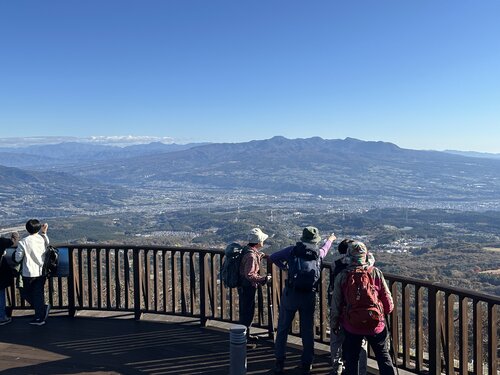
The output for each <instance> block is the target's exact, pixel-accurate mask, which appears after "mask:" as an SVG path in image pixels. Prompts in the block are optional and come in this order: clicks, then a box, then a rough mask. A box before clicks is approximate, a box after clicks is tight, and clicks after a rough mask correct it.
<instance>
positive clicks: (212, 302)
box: [8, 244, 500, 375]
mask: <svg viewBox="0 0 500 375" xmlns="http://www.w3.org/2000/svg"><path fill="white" fill-rule="evenodd" d="M60 246H61V247H67V248H68V249H69V262H70V276H69V277H67V278H51V279H50V280H49V283H48V288H47V295H48V299H49V302H50V304H51V305H52V306H53V307H54V308H56V309H57V308H60V309H68V311H69V314H70V315H72V316H73V315H75V314H76V313H77V311H79V310H106V311H129V312H133V313H134V316H135V318H136V319H138V320H139V319H140V318H141V316H142V314H143V313H155V314H169V315H183V316H191V317H196V318H199V319H200V322H201V324H202V325H204V324H205V323H206V322H207V320H220V321H227V322H236V321H238V303H237V292H236V289H228V288H225V287H224V285H223V284H221V283H220V282H219V279H218V275H219V271H220V268H221V266H222V261H223V251H222V250H221V249H210V248H187V247H183V248H180V247H167V246H137V245H124V244H112V245H110V244H105V245H100V244H84V245H74V244H62V245H60ZM330 268H331V265H330V264H328V263H325V264H324V265H323V271H322V274H321V280H320V284H319V293H318V308H317V309H316V316H315V327H316V330H315V340H316V341H317V342H321V343H324V344H328V342H329V334H330V328H329V321H328V316H329V311H328V308H329V307H328V303H327V288H328V285H329V282H330V280H329V279H330V274H331V272H330ZM263 269H264V270H267V272H268V273H270V274H272V276H273V278H272V283H271V284H272V285H271V287H270V288H262V289H259V292H258V297H257V298H258V303H257V311H256V314H255V319H254V325H255V326H258V327H260V328H264V329H267V330H268V332H269V335H273V334H274V332H273V331H272V327H276V325H277V324H276V323H277V319H278V311H279V303H280V292H281V290H282V288H283V285H284V280H285V278H286V275H285V273H284V272H283V271H281V270H279V269H278V268H277V267H276V266H274V265H272V264H267V265H264V267H263ZM385 277H386V279H387V280H388V283H389V287H390V288H391V291H392V294H393V299H394V302H395V310H394V313H393V314H391V316H390V322H389V323H390V325H389V326H390V327H391V328H392V332H391V338H392V341H393V346H394V348H395V351H396V353H397V357H398V366H399V367H400V368H404V369H406V370H407V371H409V372H413V373H417V374H418V373H422V372H428V373H431V374H441V373H442V372H444V373H446V374H455V373H456V372H458V373H460V374H472V373H473V374H483V373H485V374H486V373H487V374H490V375H493V374H495V375H496V374H497V368H498V358H499V353H498V343H499V341H498V338H499V335H500V332H499V328H498V327H499V325H498V310H499V308H500V298H498V297H496V296H492V295H487V294H484V293H479V292H476V291H470V290H466V289H462V288H457V287H452V286H449V285H445V284H442V283H436V282H432V281H425V280H420V279H414V278H408V277H401V276H398V275H393V274H385ZM8 301H9V303H10V305H11V306H12V307H13V308H24V307H25V302H24V301H22V300H21V299H20V296H19V293H18V292H17V290H16V289H15V288H14V286H12V287H11V288H10V289H9V299H8ZM271 319H272V321H271ZM271 323H274V324H271ZM291 334H292V335H299V331H298V320H297V319H296V320H295V321H294V324H293V325H292V330H291Z"/></svg>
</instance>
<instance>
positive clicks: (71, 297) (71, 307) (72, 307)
mask: <svg viewBox="0 0 500 375" xmlns="http://www.w3.org/2000/svg"><path fill="white" fill-rule="evenodd" d="M73 250H74V249H73V248H72V247H68V262H69V276H68V315H69V316H70V317H72V318H73V317H74V316H75V315H76V304H75V281H76V280H75V278H76V272H75V261H74V255H73Z"/></svg>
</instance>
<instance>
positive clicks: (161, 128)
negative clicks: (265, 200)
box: [0, 0, 500, 153]
mask: <svg viewBox="0 0 500 375" xmlns="http://www.w3.org/2000/svg"><path fill="white" fill-rule="evenodd" d="M499 20H500V0H393V1H389V0H377V1H375V0H328V1H322V0H321V1H320V0H314V1H305V0H301V1H292V0H280V1H273V0H251V1H250V0H246V1H245V0H231V1H229V0H228V1H218V0H137V1H125V0H119V1H118V0H116V1H112V0H85V1H75V0H59V1H53V0H47V1H40V0H36V1H23V0H16V1H2V2H0V43H1V44H0V129H1V133H2V135H1V136H2V137H18V136H75V137H88V136H104V135H134V136H135V135H136V136H161V137H172V138H173V139H174V140H176V141H177V142H179V143H185V142H193V141H196V142H198V141H211V142H243V141H248V140H252V139H265V138H270V137H272V136H274V135H283V136H285V137H288V138H305V137H311V136H320V137H322V138H328V139H333V138H344V137H355V138H360V139H364V140H383V141H389V142H394V143H396V144H398V145H399V146H401V147H406V148H416V149H438V150H442V149H460V150H475V151H486V152H497V153H498V152H500V141H499V140H500V21H499Z"/></svg>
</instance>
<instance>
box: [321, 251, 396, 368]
mask: <svg viewBox="0 0 500 375" xmlns="http://www.w3.org/2000/svg"><path fill="white" fill-rule="evenodd" d="M347 256H348V266H347V268H346V269H345V270H343V271H342V272H341V273H340V274H339V275H338V276H337V277H336V278H335V285H334V289H333V298H332V308H331V314H332V329H333V331H334V333H336V334H338V333H339V331H340V327H341V326H342V328H343V329H344V332H345V340H344V346H343V352H344V359H345V362H346V363H345V367H346V372H345V373H346V374H347V375H358V360H359V352H360V349H361V345H362V341H363V338H366V340H367V341H368V344H369V345H370V346H371V348H372V350H373V352H374V353H375V358H376V360H377V363H378V369H379V374H380V375H393V374H395V372H394V366H393V364H392V360H391V355H390V353H389V334H388V330H387V327H386V323H385V314H390V313H391V312H392V310H393V308H394V303H393V301H392V295H391V292H390V291H389V288H388V287H387V283H386V281H385V279H384V275H383V274H382V272H381V271H380V270H379V269H378V268H377V267H375V266H373V265H370V262H369V253H368V249H367V248H366V246H365V244H364V243H362V242H360V241H353V242H350V243H349V244H348V250H347Z"/></svg>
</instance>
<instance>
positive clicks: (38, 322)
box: [29, 319, 45, 326]
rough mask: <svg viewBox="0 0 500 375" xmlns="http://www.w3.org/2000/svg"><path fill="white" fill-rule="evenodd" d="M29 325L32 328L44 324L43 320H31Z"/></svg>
mask: <svg viewBox="0 0 500 375" xmlns="http://www.w3.org/2000/svg"><path fill="white" fill-rule="evenodd" d="M29 324H31V325H32V326H43V325H44V324H45V320H42V319H33V320H32V321H31V322H30V323H29Z"/></svg>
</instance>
